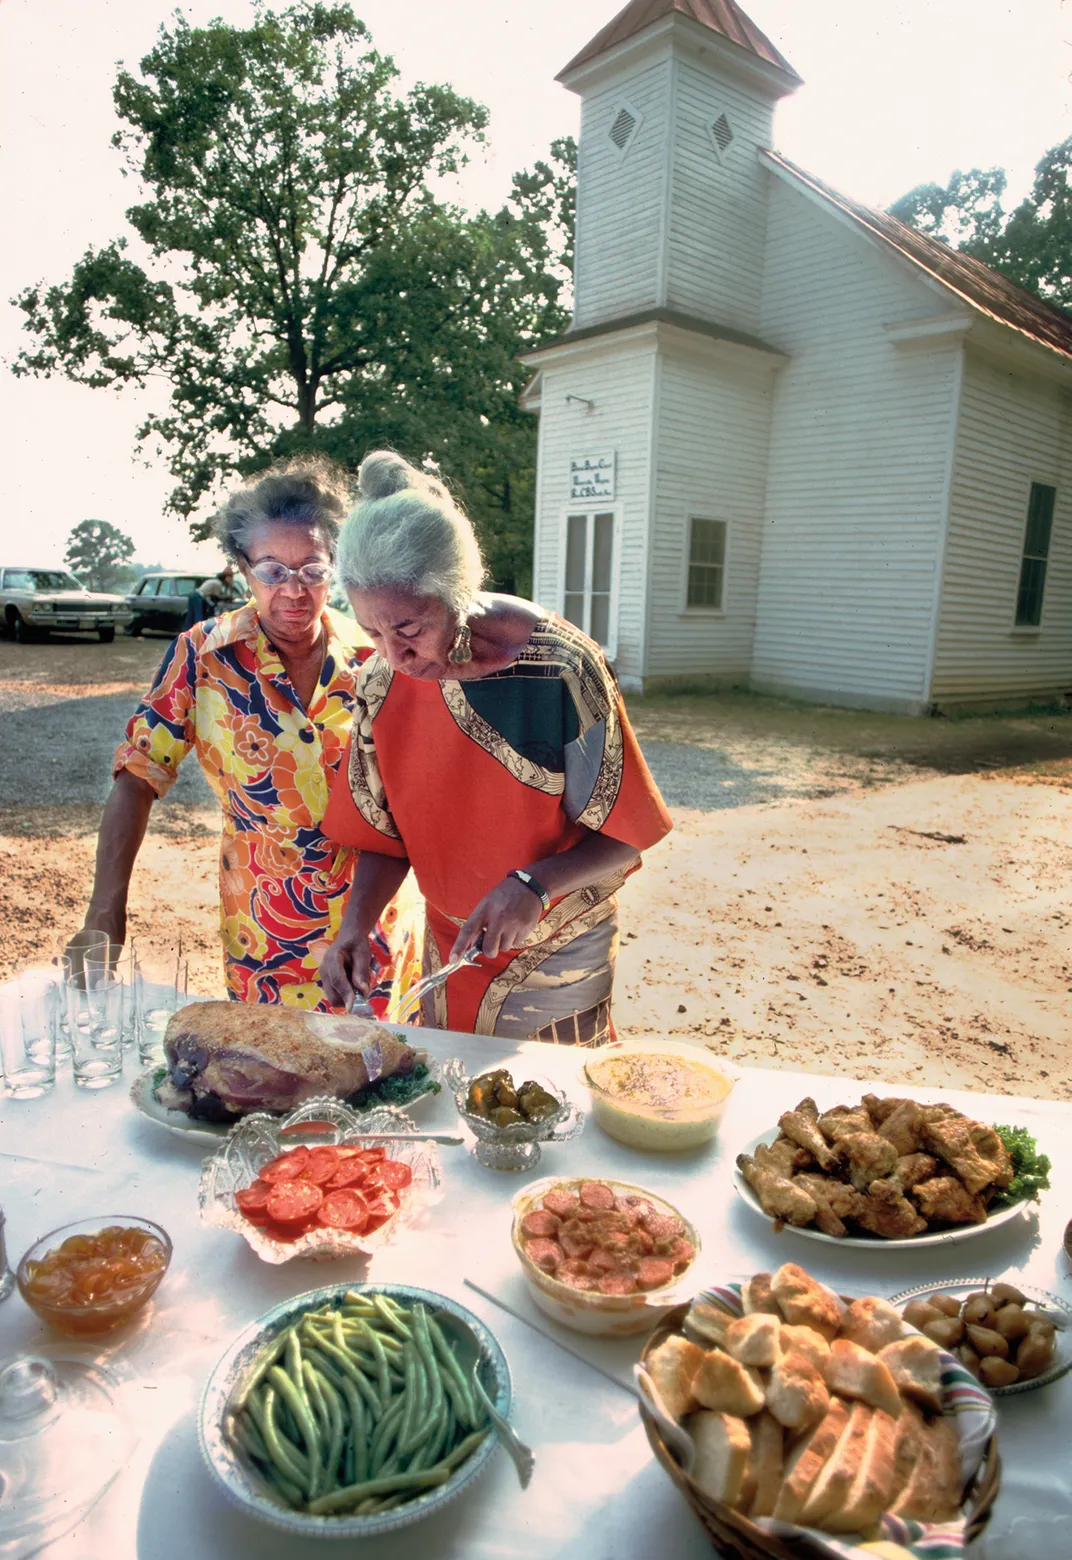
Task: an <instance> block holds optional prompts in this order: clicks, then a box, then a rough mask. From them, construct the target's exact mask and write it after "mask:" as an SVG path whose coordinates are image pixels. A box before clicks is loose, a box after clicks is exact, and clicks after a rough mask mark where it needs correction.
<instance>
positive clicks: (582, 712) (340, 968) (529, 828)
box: [321, 453, 670, 1045]
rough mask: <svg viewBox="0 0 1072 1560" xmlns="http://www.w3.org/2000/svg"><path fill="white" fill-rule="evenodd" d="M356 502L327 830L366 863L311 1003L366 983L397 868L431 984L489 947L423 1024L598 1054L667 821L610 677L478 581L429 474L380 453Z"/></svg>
mask: <svg viewBox="0 0 1072 1560" xmlns="http://www.w3.org/2000/svg"><path fill="white" fill-rule="evenodd" d="M359 492H360V494H361V499H360V501H359V503H358V504H357V507H356V508H355V509H354V511H353V513H352V514H351V515H350V517H349V519H348V520H347V521H346V523H345V525H344V527H343V530H342V533H341V535H340V538H339V576H340V579H341V581H342V583H343V586H344V587H345V589H346V591H347V594H348V595H349V598H350V601H351V604H352V605H353V608H354V613H355V615H356V618H357V621H358V623H359V625H360V626H361V627H362V628H363V629H364V631H365V632H366V633H367V634H368V636H369V638H370V639H371V641H372V643H373V645H374V646H375V648H376V652H377V653H376V654H375V655H374V656H372V657H371V658H370V659H369V660H368V661H367V662H366V663H365V665H364V666H363V668H362V672H361V676H360V678H359V681H358V688H357V695H356V702H355V709H354V730H353V737H352V739H351V746H350V754H349V759H348V761H347V763H346V765H345V766H340V770H339V775H338V777H337V779H336V782H335V786H334V789H333V792H332V797H331V802H330V804H329V806H328V811H327V813H326V815H325V818H324V829H325V832H326V833H328V834H330V835H331V836H332V837H333V838H334V839H336V840H338V841H339V842H340V843H343V844H346V845H353V846H357V847H358V848H359V849H360V851H361V857H360V861H359V864H358V867H357V871H356V873H355V877H354V884H353V888H352V889H351V892H350V897H349V901H348V903H347V906H346V909H345V911H344V913H343V917H342V924H341V926H340V930H339V933H338V935H337V937H336V939H335V941H334V943H333V944H332V947H331V949H330V950H329V952H328V954H327V956H326V958H325V960H324V963H323V966H322V970H321V975H322V979H323V982H324V989H325V992H326V993H327V995H328V997H329V998H330V1000H331V1001H333V1002H335V1003H337V1004H342V1003H346V1002H348V1001H350V1000H352V998H353V996H354V994H355V993H364V992H366V991H367V990H368V988H369V983H370V980H371V978H372V977H371V965H370V952H369V937H370V934H371V933H372V931H373V928H374V927H375V925H376V921H377V918H378V916H379V914H380V911H381V909H382V908H383V906H384V905H385V904H386V903H387V902H388V900H389V899H390V898H391V896H392V895H393V894H394V893H395V891H396V889H397V888H398V886H399V884H400V883H401V881H402V879H403V878H404V876H405V874H406V872H407V871H408V869H409V868H410V867H411V866H412V868H413V870H414V872H415V874H416V878H417V883H418V887H419V888H420V890H421V893H422V894H423V895H424V899H425V906H426V917H427V919H426V927H425V936H424V955H423V965H424V972H425V973H431V972H433V971H435V970H436V969H438V968H440V967H441V965H442V964H443V963H444V962H446V961H447V960H449V959H451V958H452V957H455V956H457V955H458V954H459V953H461V952H463V951H464V950H466V949H467V948H469V947H470V946H471V945H472V944H473V943H474V942H475V941H476V940H477V939H478V938H480V939H482V958H481V960H480V963H479V964H477V965H474V966H471V967H469V968H467V969H464V970H462V971H460V972H459V973H458V974H456V975H453V976H451V977H450V979H449V981H448V982H447V984H446V985H445V986H441V987H439V988H438V990H437V991H436V992H434V993H433V994H432V995H431V996H430V997H429V998H427V999H426V1005H425V1009H424V1011H423V1013H422V1022H424V1023H425V1024H428V1025H433V1026H435V1027H437V1028H449V1029H459V1030H464V1031H469V1032H471V1033H475V1034H495V1035H500V1036H504V1037H509V1038H511V1039H515V1040H524V1039H540V1040H549V1041H553V1042H558V1043H571V1044H581V1045H598V1044H600V1043H602V1042H603V1041H605V1040H607V1039H608V1038H609V1037H610V1036H611V1035H612V1034H613V1028H612V1024H611V1018H610V1007H611V989H612V984H613V979H614V964H615V957H616V952H617V924H618V923H617V902H616V899H615V893H616V890H617V889H618V888H619V887H620V886H621V884H622V883H623V882H624V880H625V878H626V877H627V876H628V874H629V873H631V872H633V871H635V869H636V868H637V867H638V866H639V865H640V852H641V851H643V850H646V849H647V848H648V847H649V846H651V845H654V844H655V843H656V842H657V841H658V840H660V839H661V838H662V837H663V835H665V834H666V833H667V832H668V831H669V829H670V819H669V816H668V814H667V812H666V808H665V807H664V805H663V803H662V799H661V797H660V796H659V793H658V791H657V790H656V788H655V784H654V782H653V780H652V778H651V775H650V774H649V772H648V769H647V766H646V764H645V763H644V759H643V757H642V756H641V753H640V749H639V747H638V746H637V743H636V739H635V738H634V736H633V733H632V730H631V729H630V726H629V722H628V720H627V718H626V715H625V711H624V709H623V707H622V704H621V700H620V698H619V696H618V692H617V688H616V686H615V684H614V680H613V677H612V676H611V673H610V670H609V668H608V667H607V664H606V661H605V660H604V658H603V655H602V652H601V651H600V650H599V648H598V646H597V645H595V644H593V643H592V641H591V640H589V639H587V638H586V637H585V635H584V634H582V633H580V632H579V630H577V629H576V628H574V627H573V626H572V624H570V623H567V622H564V621H563V620H562V619H561V618H558V617H556V616H555V615H554V614H552V613H548V612H545V611H544V610H543V609H542V608H540V607H538V606H535V605H534V604H533V603H532V602H528V601H522V600H519V599H518V598H517V597H513V596H500V595H494V594H489V593H487V592H484V591H482V590H481V588H480V587H481V585H482V582H483V578H484V566H483V562H482V560H481V557H480V551H479V547H478V545H477V542H476V538H475V536H474V534H473V530H472V527H471V525H470V524H469V521H468V520H467V519H466V518H465V516H464V515H462V514H461V513H460V511H459V510H458V509H457V508H456V506H455V505H454V504H453V502H452V501H451V499H450V496H449V494H448V493H447V492H446V490H445V489H444V488H443V486H442V484H440V483H439V482H436V481H435V480H434V479H432V478H430V477H428V476H426V475H425V474H424V473H423V472H420V471H417V470H416V469H414V468H413V467H411V466H409V465H408V464H407V463H406V462H405V461H403V460H402V459H401V458H400V457H399V456H397V455H392V454H387V453H384V454H376V455H370V456H369V457H368V458H367V459H366V460H365V462H364V463H363V465H362V467H361V473H360V477H359Z"/></svg>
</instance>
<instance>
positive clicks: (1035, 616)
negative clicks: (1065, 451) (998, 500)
mask: <svg viewBox="0 0 1072 1560" xmlns="http://www.w3.org/2000/svg"><path fill="white" fill-rule="evenodd" d="M1056 497H1057V489H1056V488H1052V487H1047V486H1046V484H1045V483H1044V482H1032V484H1031V497H1030V499H1029V500H1028V505H1027V528H1026V530H1025V532H1024V552H1023V557H1022V559H1021V561H1020V588H1019V590H1018V591H1017V595H1016V626H1017V628H1037V627H1038V626H1039V624H1040V623H1041V622H1042V593H1043V591H1044V590H1045V588H1046V565H1047V563H1048V562H1049V557H1050V535H1051V532H1052V531H1053V506H1054V500H1055V499H1056Z"/></svg>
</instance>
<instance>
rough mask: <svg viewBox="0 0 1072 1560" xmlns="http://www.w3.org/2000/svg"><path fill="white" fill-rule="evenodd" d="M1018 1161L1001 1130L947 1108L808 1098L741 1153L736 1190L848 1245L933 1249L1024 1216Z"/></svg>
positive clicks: (766, 1210) (788, 1220)
mask: <svg viewBox="0 0 1072 1560" xmlns="http://www.w3.org/2000/svg"><path fill="white" fill-rule="evenodd" d="M1013 1174H1014V1170H1013V1163H1012V1160H1011V1158H1010V1156H1009V1154H1008V1152H1007V1150H1006V1148H1005V1145H1004V1143H1003V1142H1002V1140H1001V1138H1000V1137H999V1136H998V1134H997V1132H996V1131H995V1130H994V1128H993V1127H989V1126H987V1125H985V1123H983V1122H981V1121H973V1120H972V1119H971V1118H970V1117H968V1116H965V1115H963V1114H962V1113H961V1112H960V1111H957V1110H954V1109H953V1108H952V1107H951V1106H949V1105H921V1104H918V1103H917V1102H916V1101H915V1100H906V1099H896V1098H887V1099H881V1098H879V1097H878V1096H877V1095H874V1094H865V1095H864V1097H863V1099H862V1100H861V1101H860V1103H859V1104H858V1105H851V1106H850V1105H838V1106H835V1107H834V1108H833V1109H832V1110H828V1111H825V1112H821V1111H820V1110H819V1107H818V1106H817V1105H816V1103H815V1101H814V1100H813V1099H810V1098H807V1099H803V1100H801V1101H800V1104H799V1105H797V1106H796V1108H795V1109H794V1110H789V1111H786V1112H785V1113H784V1114H783V1115H782V1116H781V1117H780V1119H779V1122H778V1129H777V1131H771V1132H767V1133H764V1134H763V1135H762V1136H761V1137H759V1138H757V1139H755V1141H754V1142H753V1143H751V1144H749V1146H748V1148H747V1149H746V1150H745V1152H744V1153H741V1154H738V1156H737V1190H738V1191H739V1192H740V1194H741V1196H742V1197H743V1199H744V1201H745V1202H746V1203H748V1205H749V1206H750V1207H752V1208H754V1209H755V1210H756V1211H757V1212H758V1213H762V1214H765V1215H766V1216H767V1217H768V1218H771V1219H773V1220H774V1224H775V1228H776V1229H781V1228H783V1227H788V1228H789V1229H792V1230H795V1231H797V1233H799V1234H801V1235H807V1236H811V1237H812V1238H814V1239H816V1240H834V1241H837V1242H839V1243H840V1244H841V1245H843V1246H867V1247H871V1248H873V1247H875V1246H876V1245H880V1244H881V1243H882V1242H883V1241H889V1242H891V1243H892V1242H896V1244H898V1245H900V1246H929V1245H935V1244H940V1243H943V1242H947V1241H950V1240H962V1239H965V1238H966V1237H968V1236H971V1235H976V1234H979V1233H980V1232H981V1231H983V1230H986V1229H993V1227H994V1226H995V1225H997V1224H1002V1223H1005V1222H1006V1221H1007V1220H1009V1219H1013V1218H1016V1217H1017V1216H1018V1215H1019V1214H1020V1212H1021V1211H1022V1210H1023V1208H1024V1207H1025V1206H1026V1203H1024V1202H1017V1203H1014V1204H1012V1205H1011V1206H1008V1207H1006V1206H1003V1205H1002V1204H1003V1199H1002V1191H1003V1189H1004V1188H1005V1187H1007V1186H1008V1185H1009V1183H1010V1182H1011V1181H1012V1179H1013Z"/></svg>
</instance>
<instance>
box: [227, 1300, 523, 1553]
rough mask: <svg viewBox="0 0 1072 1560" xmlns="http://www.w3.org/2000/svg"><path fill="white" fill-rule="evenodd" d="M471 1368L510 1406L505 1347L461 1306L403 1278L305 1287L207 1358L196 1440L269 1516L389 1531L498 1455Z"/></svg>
mask: <svg viewBox="0 0 1072 1560" xmlns="http://www.w3.org/2000/svg"><path fill="white" fill-rule="evenodd" d="M466 1330H467V1332H466ZM467 1335H471V1336H472V1338H473V1339H474V1340H475V1342H474V1347H473V1350H472V1351H471V1356H475V1367H474V1359H473V1357H467V1353H466V1351H465V1350H463V1349H461V1348H460V1347H459V1336H461V1337H467ZM474 1368H475V1371H476V1372H477V1373H478V1374H479V1378H480V1383H481V1386H482V1387H483V1388H484V1391H485V1392H486V1393H487V1395H488V1398H489V1399H490V1400H491V1402H492V1403H493V1404H494V1405H495V1407H496V1408H497V1409H498V1411H499V1413H500V1414H502V1415H503V1416H507V1415H508V1414H509V1410H510V1399H511V1385H510V1367H509V1365H508V1364H507V1362H506V1356H505V1355H504V1354H503V1351H502V1349H501V1348H500V1347H499V1344H498V1343H497V1342H496V1340H495V1338H494V1337H493V1336H492V1334H491V1333H490V1332H489V1331H488V1329H487V1328H486V1327H485V1326H484V1324H483V1323H482V1322H481V1321H480V1320H479V1319H478V1318H477V1317H475V1316H474V1315H473V1314H472V1312H471V1311H468V1310H466V1309H465V1307H464V1306H461V1305H458V1304H457V1302H456V1301H454V1300H450V1299H448V1298H447V1297H446V1296H445V1295H439V1294H435V1293H433V1292H432V1291H431V1290H427V1289H418V1288H414V1287H413V1286H412V1285H409V1284H354V1285H340V1284H334V1285H330V1286H328V1287H326V1288H323V1289H314V1290H310V1291H309V1292H308V1293H306V1294H304V1295H298V1296H296V1297H295V1298H293V1299H290V1300H286V1301H284V1302H282V1303H281V1304H280V1305H277V1306H274V1307H273V1308H272V1310H270V1311H268V1312H266V1313H265V1315H264V1316H262V1317H259V1318H258V1320H257V1321H255V1322H252V1323H251V1324H250V1326H249V1327H247V1328H246V1329H245V1331H244V1332H242V1333H240V1334H239V1336H238V1337H237V1338H236V1339H235V1340H234V1342H233V1343H232V1344H231V1346H230V1348H229V1349H228V1350H227V1352H226V1354H224V1356H223V1358H222V1359H221V1360H220V1361H219V1363H218V1364H217V1365H216V1367H215V1369H214V1370H213V1372H212V1374H211V1375H210V1377H209V1379H208V1382H207V1384H206V1386H205V1390H204V1392H203V1394H202V1397H201V1406H200V1410H199V1414H198V1438H199V1441H200V1445H201V1452H202V1455H203V1456H204V1458H205V1461H206V1462H207V1464H208V1466H209V1468H210V1469H211V1471H212V1473H213V1474H214V1475H215V1476H216V1478H217V1479H218V1480H219V1482H220V1484H221V1485H222V1487H223V1490H224V1492H225V1493H226V1494H227V1495H228V1496H229V1497H230V1499H231V1500H232V1501H234V1502H235V1504H237V1505H238V1506H240V1507H242V1509H243V1510H245V1511H247V1512H248V1513H249V1514H250V1515H251V1516H255V1517H258V1518H260V1519H261V1520H262V1521H264V1522H267V1523H269V1524H270V1525H271V1526H272V1527H275V1528H280V1529H282V1530H283V1531H284V1532H288V1533H299V1534H303V1535H305V1536H306V1537H321V1538H351V1539H352V1538H361V1537H370V1536H372V1535H374V1534H376V1533H386V1532H391V1531H393V1530H395V1529H396V1528H401V1527H405V1526H408V1525H409V1524H410V1523H412V1522H418V1521H420V1520H422V1519H423V1518H424V1517H426V1516H429V1515H430V1514H432V1513H433V1512H436V1511H438V1510H440V1508H441V1507H443V1506H444V1505H446V1504H447V1502H448V1501H451V1500H453V1499H454V1498H455V1497H456V1496H457V1495H459V1494H460V1493H461V1492H462V1490H464V1489H466V1488H467V1487H468V1486H469V1485H470V1484H471V1483H472V1482H473V1480H474V1479H476V1478H477V1477H478V1476H479V1474H480V1473H481V1472H482V1471H483V1470H484V1469H485V1468H486V1466H487V1464H488V1462H489V1461H490V1459H491V1457H492V1455H493V1454H494V1451H495V1448H496V1445H497V1439H496V1435H495V1432H494V1430H493V1429H492V1426H491V1424H490V1422H489V1420H488V1418H487V1413H486V1410H485V1409H484V1407H483V1405H482V1403H481V1401H480V1396H479V1394H478V1393H477V1392H476V1391H475V1389H474V1385H473V1380H472V1376H473V1373H474Z"/></svg>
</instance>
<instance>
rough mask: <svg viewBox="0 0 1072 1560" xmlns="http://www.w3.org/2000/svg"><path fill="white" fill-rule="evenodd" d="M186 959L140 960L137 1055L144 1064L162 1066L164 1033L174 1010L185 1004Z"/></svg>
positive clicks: (186, 999)
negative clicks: (173, 960)
mask: <svg viewBox="0 0 1072 1560" xmlns="http://www.w3.org/2000/svg"><path fill="white" fill-rule="evenodd" d="M188 974H189V971H188V966H187V963H186V960H185V959H183V958H181V957H179V956H178V955H177V956H176V959H175V962H174V963H172V962H171V960H170V959H166V960H163V961H153V962H150V961H143V960H142V958H141V957H139V958H138V960H137V973H136V977H135V979H136V983H137V993H138V997H137V1002H138V1056H139V1058H140V1060H141V1062H142V1063H143V1065H145V1066H150V1065H155V1066H159V1065H160V1064H161V1063H162V1062H163V1060H164V1034H165V1032H166V1030H167V1026H168V1023H169V1021H170V1019H171V1015H172V1013H174V1012H175V1010H176V1009H177V1008H181V1007H185V1006H186V1003H187V1001H188V1000H189V999H188V997H187V995H186V987H187V982H188Z"/></svg>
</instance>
